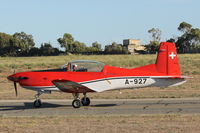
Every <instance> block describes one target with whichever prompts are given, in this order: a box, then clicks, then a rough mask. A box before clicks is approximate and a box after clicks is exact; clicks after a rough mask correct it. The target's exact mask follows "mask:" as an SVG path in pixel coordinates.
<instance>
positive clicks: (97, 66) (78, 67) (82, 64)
mask: <svg viewBox="0 0 200 133" xmlns="http://www.w3.org/2000/svg"><path fill="white" fill-rule="evenodd" d="M104 66H105V64H104V63H101V62H98V61H92V60H75V61H71V62H69V63H68V64H65V65H63V66H62V67H61V69H67V71H71V72H102V70H103V68H104Z"/></svg>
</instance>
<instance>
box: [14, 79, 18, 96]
mask: <svg viewBox="0 0 200 133" xmlns="http://www.w3.org/2000/svg"><path fill="white" fill-rule="evenodd" d="M14 87H15V94H16V97H17V96H18V92H17V83H16V82H14Z"/></svg>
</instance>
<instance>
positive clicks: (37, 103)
mask: <svg viewBox="0 0 200 133" xmlns="http://www.w3.org/2000/svg"><path fill="white" fill-rule="evenodd" d="M33 105H34V107H35V108H39V107H41V106H42V101H41V100H40V99H37V100H35V101H34V103H33Z"/></svg>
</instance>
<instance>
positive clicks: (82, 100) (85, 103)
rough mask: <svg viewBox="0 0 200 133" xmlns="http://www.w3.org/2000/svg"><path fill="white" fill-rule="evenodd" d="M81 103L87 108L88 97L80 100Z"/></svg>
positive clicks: (88, 103)
mask: <svg viewBox="0 0 200 133" xmlns="http://www.w3.org/2000/svg"><path fill="white" fill-rule="evenodd" d="M81 103H82V104H83V106H89V105H90V99H89V98H88V97H86V98H82V99H81Z"/></svg>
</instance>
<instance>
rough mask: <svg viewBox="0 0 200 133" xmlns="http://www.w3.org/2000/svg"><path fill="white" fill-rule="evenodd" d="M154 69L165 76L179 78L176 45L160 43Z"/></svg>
mask: <svg viewBox="0 0 200 133" xmlns="http://www.w3.org/2000/svg"><path fill="white" fill-rule="evenodd" d="M156 69H157V71H158V72H161V73H166V74H167V75H173V76H180V75H181V72H180V65H179V63H178V56H177V51H176V45H175V44H174V43H170V42H161V43H160V48H159V51H158V55H157V60H156Z"/></svg>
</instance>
